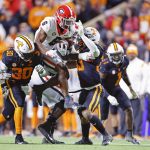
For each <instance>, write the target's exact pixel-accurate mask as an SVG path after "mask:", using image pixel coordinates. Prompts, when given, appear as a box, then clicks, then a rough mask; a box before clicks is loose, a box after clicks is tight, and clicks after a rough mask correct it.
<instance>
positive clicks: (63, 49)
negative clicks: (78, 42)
mask: <svg viewBox="0 0 150 150" xmlns="http://www.w3.org/2000/svg"><path fill="white" fill-rule="evenodd" d="M56 49H57V50H58V52H59V53H60V54H61V55H62V56H66V54H67V49H68V45H67V44H66V43H57V44H56Z"/></svg>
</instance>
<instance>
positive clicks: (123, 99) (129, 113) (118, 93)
mask: <svg viewBox="0 0 150 150" xmlns="http://www.w3.org/2000/svg"><path fill="white" fill-rule="evenodd" d="M114 96H115V97H116V99H117V101H118V103H119V106H120V107H121V108H122V109H123V110H124V112H125V115H126V125H127V134H126V140H127V141H129V142H132V143H133V144H139V142H138V141H137V140H136V139H135V138H133V109H132V107H131V102H130V100H129V98H128V97H127V95H126V94H125V92H124V91H123V90H122V89H121V88H120V87H117V88H116V89H115V93H114Z"/></svg>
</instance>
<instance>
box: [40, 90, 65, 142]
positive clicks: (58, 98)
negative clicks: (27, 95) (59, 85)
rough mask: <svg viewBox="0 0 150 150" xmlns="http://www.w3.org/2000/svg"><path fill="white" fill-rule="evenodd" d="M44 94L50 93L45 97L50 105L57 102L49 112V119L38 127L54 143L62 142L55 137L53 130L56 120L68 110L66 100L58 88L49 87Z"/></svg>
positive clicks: (45, 100)
mask: <svg viewBox="0 0 150 150" xmlns="http://www.w3.org/2000/svg"><path fill="white" fill-rule="evenodd" d="M44 93H45V94H44V95H46V93H47V94H48V97H47V98H44V99H43V100H44V102H45V103H46V104H47V105H48V106H49V105H51V104H52V103H53V104H55V105H54V108H53V110H52V112H51V113H49V115H48V117H47V120H46V121H45V122H44V123H42V124H40V125H39V126H38V129H39V130H40V131H41V133H42V134H43V135H44V137H45V138H46V139H47V141H49V142H50V143H53V144H60V143H62V142H59V141H57V140H55V139H54V138H53V130H54V126H55V124H56V120H57V119H58V118H59V117H60V116H62V114H63V113H64V112H65V111H66V109H65V108H64V100H63V95H62V94H61V93H60V91H58V89H56V88H49V89H47V90H46V91H44Z"/></svg>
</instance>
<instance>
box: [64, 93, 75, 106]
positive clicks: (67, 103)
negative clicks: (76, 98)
mask: <svg viewBox="0 0 150 150" xmlns="http://www.w3.org/2000/svg"><path fill="white" fill-rule="evenodd" d="M73 106H74V102H73V98H72V97H71V96H69V95H67V96H66V97H65V103H64V108H72V107H73Z"/></svg>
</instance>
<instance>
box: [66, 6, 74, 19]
mask: <svg viewBox="0 0 150 150" xmlns="http://www.w3.org/2000/svg"><path fill="white" fill-rule="evenodd" d="M66 7H67V8H68V9H69V11H70V13H71V16H72V15H73V14H72V9H71V8H70V7H69V6H68V5H66Z"/></svg>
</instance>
